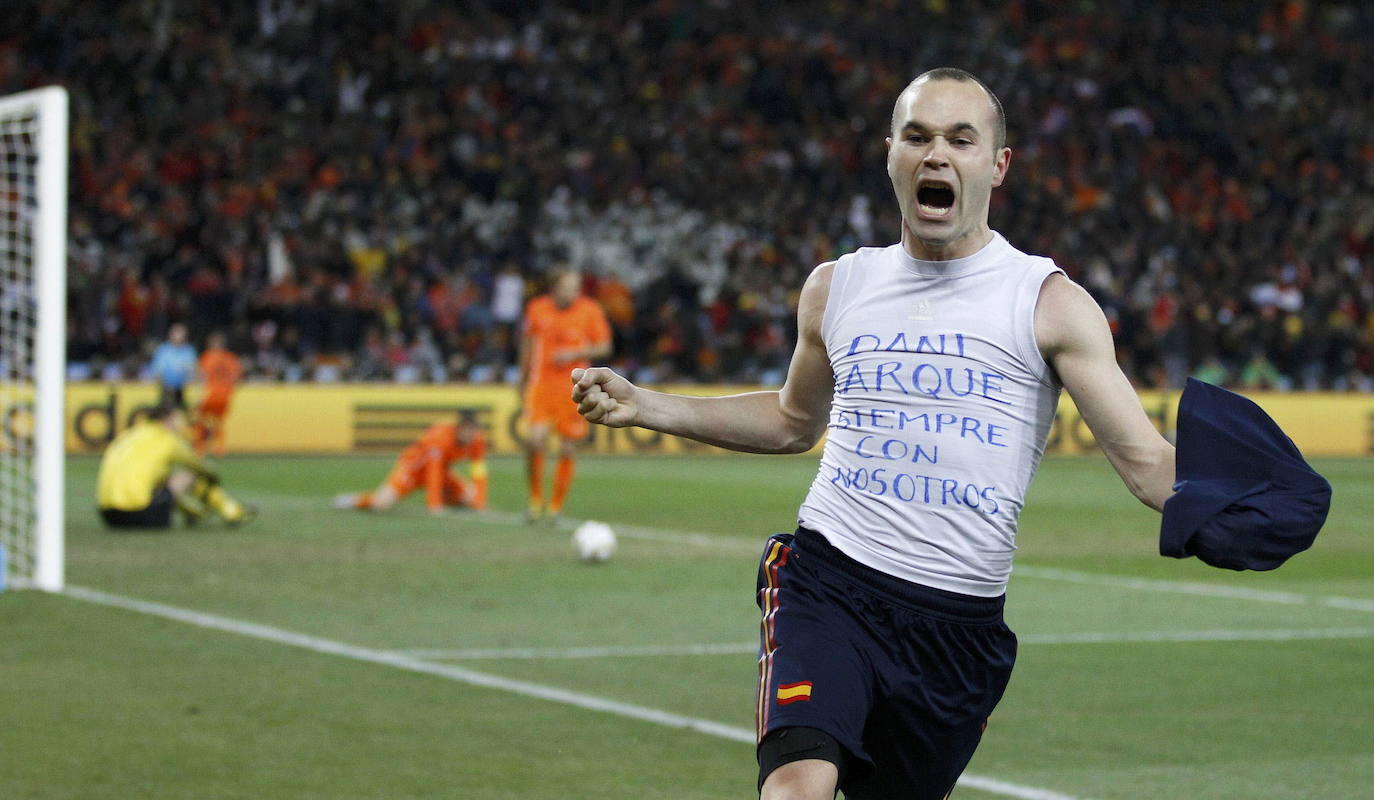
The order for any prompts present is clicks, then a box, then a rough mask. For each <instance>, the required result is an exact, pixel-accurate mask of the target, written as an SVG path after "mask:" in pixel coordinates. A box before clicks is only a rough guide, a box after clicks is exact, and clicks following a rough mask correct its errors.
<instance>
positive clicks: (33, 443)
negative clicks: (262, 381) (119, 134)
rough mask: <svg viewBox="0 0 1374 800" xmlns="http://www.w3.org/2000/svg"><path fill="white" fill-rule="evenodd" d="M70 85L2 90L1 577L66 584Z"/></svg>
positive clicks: (12, 583)
mask: <svg viewBox="0 0 1374 800" xmlns="http://www.w3.org/2000/svg"><path fill="white" fill-rule="evenodd" d="M66 285H67V92H66V90H64V89H61V88H58V87H49V88H44V89H36V90H34V91H29V92H23V93H21V94H15V95H10V96H8V97H0V549H2V550H3V553H2V555H3V558H4V562H5V564H4V567H3V571H0V581H3V583H4V584H5V585H7V586H8V587H9V588H39V589H47V590H49V591H57V590H59V589H61V588H62V583H63V568H62V567H63V555H62V497H63V474H62V462H63V446H64V442H63V417H64V415H63V402H64V389H63V380H64V372H65V364H64V362H65V358H66V345H65V342H66Z"/></svg>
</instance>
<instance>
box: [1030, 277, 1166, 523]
mask: <svg viewBox="0 0 1374 800" xmlns="http://www.w3.org/2000/svg"><path fill="white" fill-rule="evenodd" d="M1035 340H1036V342H1037V343H1038V344H1039V346H1040V351H1041V353H1043V354H1044V356H1045V361H1046V362H1048V363H1049V365H1050V366H1051V367H1053V368H1054V371H1055V373H1056V374H1058V375H1059V380H1060V381H1062V382H1063V384H1064V388H1065V389H1066V390H1067V391H1068V393H1069V397H1072V398H1073V402H1074V404H1075V405H1076V406H1078V413H1080V414H1082V415H1083V421H1084V422H1086V423H1088V429H1089V430H1091V431H1092V432H1093V436H1094V437H1096V439H1097V443H1098V444H1099V445H1100V446H1101V447H1102V452H1103V453H1105V454H1106V456H1107V460H1108V461H1110V462H1111V464H1112V466H1113V467H1114V468H1115V469H1116V471H1117V474H1118V475H1120V476H1121V479H1122V480H1123V481H1125V482H1126V486H1127V487H1128V488H1129V489H1130V490H1131V493H1132V494H1134V495H1135V496H1136V497H1138V498H1140V501H1141V502H1142V503H1144V504H1145V505H1147V506H1149V507H1150V508H1153V509H1155V510H1156V511H1159V510H1162V509H1163V508H1164V501H1165V500H1168V499H1169V496H1170V495H1171V494H1173V485H1174V447H1173V445H1171V444H1169V442H1168V441H1166V440H1165V439H1164V437H1163V436H1161V435H1159V432H1158V431H1156V430H1155V428H1154V426H1153V425H1151V424H1150V420H1149V418H1148V417H1146V416H1145V410H1144V409H1143V408H1142V407H1141V405H1140V397H1139V396H1138V395H1137V394H1136V392H1135V389H1134V388H1132V386H1131V384H1130V381H1128V380H1126V376H1125V375H1124V374H1122V372H1121V367H1119V366H1118V365H1117V363H1116V351H1115V348H1114V347H1113V345H1112V334H1111V330H1110V329H1109V328H1108V327H1107V319H1106V317H1104V316H1103V314H1102V309H1101V308H1099V307H1098V305H1097V302H1096V301H1094V300H1093V299H1092V297H1091V296H1089V295H1088V293H1087V292H1086V291H1084V290H1083V288H1082V287H1080V286H1078V284H1076V283H1074V282H1073V281H1071V280H1069V279H1068V278H1065V277H1064V276H1063V275H1059V274H1054V275H1051V276H1050V277H1049V278H1047V279H1046V280H1045V283H1044V285H1042V286H1041V288H1040V300H1039V303H1038V304H1037V305H1036V307H1035Z"/></svg>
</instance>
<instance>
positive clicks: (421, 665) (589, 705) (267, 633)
mask: <svg viewBox="0 0 1374 800" xmlns="http://www.w3.org/2000/svg"><path fill="white" fill-rule="evenodd" d="M62 593H63V594H65V595H67V596H68V597H74V598H76V599H78V600H85V601H87V602H91V603H96V604H99V605H103V606H111V607H114V608H122V609H125V610H127V611H136V612H138V613H140V614H148V615H150V616H154V617H162V618H164V619H170V620H175V621H177V622H184V623H186V624H188V625H195V626H197V627H200V628H209V629H211V630H217V631H223V632H226V633H233V634H238V635H239V636H247V637H249V638H252V639H260V640H262V641H266V642H273V643H276V644H284V645H288V646H290V647H298V648H301V649H303V650H310V651H312V652H316V653H323V654H324V655H331V656H338V657H340V658H347V659H351V660H353V661H362V662H366V663H369V664H380V665H382V666H386V667H393V668H395V669H401V670H406V671H408V672H418V673H422V674H426V675H435V676H437V677H440V678H447V679H448V680H451V681H457V682H459V683H466V684H468V685H470V686H480V687H483V688H487V689H498V690H500V691H504V692H510V693H512V694H518V695H523V696H525V697H534V698H538V699H540V700H551V701H553V702H555V703H563V704H564V705H570V706H576V707H578V708H585V709H588V710H591V711H602V712H606V713H609V714H615V715H617V716H621V717H629V718H631V719H637V720H642V721H644V722H652V723H654V724H656V725H664V726H667V727H669V728H686V729H688V730H695V731H700V732H702V733H707V734H710V735H712V736H718V737H720V738H722V739H730V740H732V741H738V742H749V743H751V744H752V743H753V742H754V732H753V731H751V730H748V729H746V728H738V727H735V726H732V725H723V724H721V723H719V722H712V721H710V720H705V719H697V718H694V717H687V716H682V715H680V714H673V713H671V712H667V711H660V710H658V709H654V708H647V707H645V706H638V705H634V704H631V703H621V702H618V701H615V700H608V699H606V698H602V697H596V696H594V695H589V694H582V693H580V692H572V691H568V690H565V689H558V688H556V687H553V686H544V685H542V684H538V683H530V682H528V681H518V680H512V679H510V678H503V677H501V676H499V675H488V674H487V673H484V672H476V671H473V670H470V669H464V668H463V667H456V666H453V665H451V664H435V663H432V662H429V661H424V660H422V659H419V658H415V657H413V656H408V655H404V654H402V653H394V652H389V651H386V650H377V649H374V648H371V647H360V646H358V645H351V644H346V643H344V642H337V641H334V640H332V639H324V638H321V637H318V636H310V635H309V634H304V633H296V632H294V631H289V630H285V629H283V628H275V627H272V626H270V625H259V624H257V623H253V622H245V621H243V620H237V619H233V618H231V617H221V616H218V615H216V614H206V613H204V612H201V611H192V610H190V609H185V608H178V607H176V606H169V605H166V604H163V603H155V602H151V601H148V600H139V599H137V598H133V597H124V596H122V595H116V594H109V593H107V592H101V591H98V590H95V589H87V588H84V587H81V586H70V585H69V586H67V588H65V589H64V590H63V591H62Z"/></svg>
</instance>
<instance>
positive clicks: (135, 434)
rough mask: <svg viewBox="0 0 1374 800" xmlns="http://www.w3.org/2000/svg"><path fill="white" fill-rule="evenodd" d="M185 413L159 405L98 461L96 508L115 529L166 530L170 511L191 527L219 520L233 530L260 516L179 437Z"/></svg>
mask: <svg viewBox="0 0 1374 800" xmlns="http://www.w3.org/2000/svg"><path fill="white" fill-rule="evenodd" d="M180 415H181V412H180V411H179V410H178V409H177V408H176V407H175V406H172V405H170V404H163V405H159V406H158V407H156V408H154V409H153V410H152V411H150V412H149V413H148V416H147V417H146V418H144V419H142V420H140V421H139V422H137V423H135V424H134V425H133V427H131V428H129V429H128V430H126V431H124V432H123V433H121V434H119V435H118V436H116V437H115V439H114V441H113V442H110V446H109V447H108V448H106V450H105V454H104V455H103V456H102V457H101V459H100V473H99V475H98V476H97V478H96V505H97V506H98V507H99V508H100V517H101V519H103V520H104V521H105V524H106V525H107V526H109V527H111V528H167V527H170V526H171V524H172V510H173V508H176V509H177V510H179V511H181V513H182V514H183V516H184V517H185V518H186V521H187V523H188V524H193V523H195V522H198V521H200V520H201V519H203V518H205V517H206V516H208V515H210V514H215V515H216V516H219V517H220V518H221V519H223V520H224V521H225V522H227V523H229V524H230V525H237V524H239V523H242V522H246V521H248V520H249V519H251V518H252V517H253V516H255V515H256V511H255V510H254V509H253V508H252V507H251V506H246V505H244V504H243V503H240V502H239V501H237V500H235V499H234V498H232V497H230V496H229V494H228V493H227V492H225V491H224V489H223V488H222V487H221V486H220V485H219V477H218V476H217V475H216V474H215V471H214V470H212V469H210V468H209V467H208V466H206V464H205V462H204V461H201V460H200V458H198V457H197V456H196V454H195V453H194V452H193V451H192V450H191V443H190V442H189V441H187V440H186V438H185V436H183V435H182V433H181V431H180V427H181V418H180Z"/></svg>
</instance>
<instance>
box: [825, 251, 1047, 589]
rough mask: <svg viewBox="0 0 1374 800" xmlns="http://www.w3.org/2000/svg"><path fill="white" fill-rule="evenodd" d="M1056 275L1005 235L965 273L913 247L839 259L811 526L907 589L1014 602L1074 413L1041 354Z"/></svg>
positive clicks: (966, 264) (965, 261)
mask: <svg viewBox="0 0 1374 800" xmlns="http://www.w3.org/2000/svg"><path fill="white" fill-rule="evenodd" d="M1055 272H1061V270H1060V269H1059V268H1058V267H1057V266H1055V264H1054V262H1053V261H1051V260H1050V259H1047V258H1041V257H1038V256H1030V255H1026V254H1025V253H1022V252H1021V251H1019V250H1017V249H1016V248H1014V247H1012V246H1011V245H1010V244H1008V243H1007V240H1006V239H1004V238H1002V235H1001V234H998V233H996V232H994V233H993V238H992V241H990V242H989V243H988V244H987V245H986V246H984V247H983V248H982V249H981V250H979V251H978V252H977V253H974V254H973V255H971V256H968V257H966V258H960V259H956V260H953V261H919V260H917V259H914V258H912V257H911V256H910V255H908V254H907V252H906V250H905V249H903V247H902V246H901V245H900V244H894V245H892V246H890V247H885V248H877V247H865V248H861V249H859V250H858V251H856V252H854V253H850V254H848V255H845V256H842V257H840V259H839V261H838V262H836V264H835V267H834V274H833V277H832V280H831V283H830V296H829V300H828V301H827V303H826V307H825V314H824V317H823V318H822V323H821V331H822V334H823V336H824V338H825V347H826V350H827V351H828V352H829V354H830V364H831V367H832V368H833V369H834V372H835V393H834V399H833V401H832V404H831V408H830V422H829V432H828V434H827V440H826V443H825V450H824V454H823V455H822V456H821V464H820V471H819V473H818V474H817V475H816V479H815V481H813V482H812V484H811V490H810V492H809V493H808V494H807V496H806V500H805V501H804V502H803V503H802V506H801V511H800V512H799V514H798V519H799V522H800V524H801V525H803V526H805V527H807V528H810V529H812V530H815V531H818V532H820V533H822V534H824V536H825V538H826V539H827V540H828V541H829V542H830V543H831V544H832V545H834V546H835V547H836V548H838V549H839V550H840V551H841V552H843V553H844V554H845V555H847V556H849V557H850V558H852V559H854V560H855V561H858V562H860V563H862V564H865V565H867V566H870V567H872V568H874V569H877V570H881V571H882V572H886V573H888V574H890V575H895V576H896V577H898V578H902V579H904V580H908V581H911V582H913V583H919V584H922V585H925V586H932V587H935V588H937V589H944V590H947V591H951V592H959V593H961V594H969V595H977V596H980V597H995V596H997V595H1000V594H1002V593H1004V592H1005V591H1006V585H1007V580H1008V579H1009V577H1010V576H1011V560H1012V554H1013V553H1014V552H1015V550H1016V521H1017V518H1018V516H1019V515H1020V513H1021V507H1022V504H1023V501H1024V499H1025V494H1026V487H1027V486H1029V484H1030V481H1031V477H1032V476H1033V475H1034V474H1035V469H1036V467H1037V466H1038V465H1039V464H1040V458H1041V456H1042V455H1044V452H1045V439H1046V437H1047V436H1048V435H1049V429H1050V424H1051V423H1052V422H1053V420H1054V411H1055V406H1056V405H1057V403H1058V400H1059V388H1060V387H1059V385H1058V382H1057V381H1056V379H1055V377H1054V375H1053V372H1052V371H1051V370H1050V368H1049V366H1048V365H1047V364H1046V363H1045V360H1044V358H1043V357H1042V356H1041V355H1040V350H1039V347H1038V346H1037V345H1036V342H1035V304H1036V300H1037V299H1038V298H1039V295H1040V286H1041V284H1043V283H1044V282H1045V279H1046V278H1048V277H1049V276H1050V275H1051V274H1053V273H1055Z"/></svg>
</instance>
